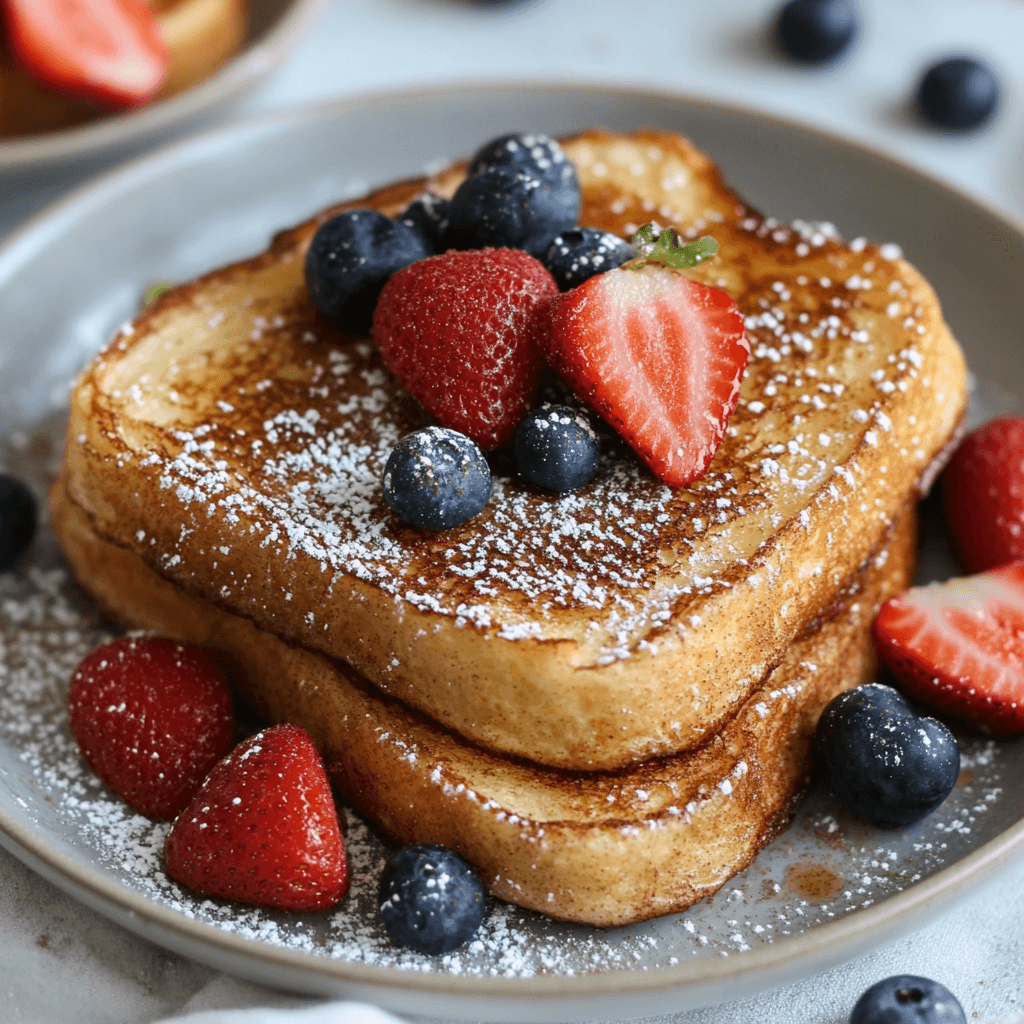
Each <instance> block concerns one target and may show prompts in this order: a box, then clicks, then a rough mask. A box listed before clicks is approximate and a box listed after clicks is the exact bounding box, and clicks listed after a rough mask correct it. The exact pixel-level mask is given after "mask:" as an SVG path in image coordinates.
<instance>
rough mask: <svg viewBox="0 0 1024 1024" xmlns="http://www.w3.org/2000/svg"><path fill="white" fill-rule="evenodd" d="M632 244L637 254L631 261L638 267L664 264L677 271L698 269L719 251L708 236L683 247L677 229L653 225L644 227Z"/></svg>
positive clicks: (630, 241)
mask: <svg viewBox="0 0 1024 1024" xmlns="http://www.w3.org/2000/svg"><path fill="white" fill-rule="evenodd" d="M629 244H630V245H631V246H633V249H634V251H635V252H636V255H637V258H636V260H634V261H632V262H633V263H634V264H635V265H636V266H640V265H642V264H644V263H663V264H664V265H665V266H668V267H674V268H675V269H676V270H682V269H683V268H684V267H695V266H696V265H697V264H698V263H702V262H703V261H704V260H706V259H708V258H710V257H711V256H714V255H715V253H717V252H718V243H717V242H716V241H715V240H714V239H713V238H711V237H710V236H709V235H705V236H704V237H703V238H698V239H697V240H696V241H694V242H688V243H685V244H684V243H683V241H682V239H680V237H679V233H678V232H677V231H676V230H675V228H660V227H659V226H658V225H657V224H655V223H653V222H651V223H650V224H644V226H643V227H641V228H640V230H639V231H637V232H636V234H634V235H633V237H632V238H631V239H630V240H629Z"/></svg>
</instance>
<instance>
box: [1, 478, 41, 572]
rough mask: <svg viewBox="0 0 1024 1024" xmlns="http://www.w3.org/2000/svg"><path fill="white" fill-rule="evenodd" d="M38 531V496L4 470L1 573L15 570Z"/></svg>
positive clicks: (2, 485) (2, 480) (2, 482)
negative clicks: (33, 495) (34, 496)
mask: <svg viewBox="0 0 1024 1024" xmlns="http://www.w3.org/2000/svg"><path fill="white" fill-rule="evenodd" d="M35 534H36V499H35V498H33V497H32V492H31V491H30V490H29V489H28V488H27V487H26V486H25V485H24V484H23V483H22V482H21V481H20V480H18V479H17V478H16V477H13V476H8V474H6V473H0V572H7V571H8V570H9V569H13V568H14V566H15V565H16V564H17V562H18V559H20V558H21V556H22V555H23V554H25V552H26V551H28V549H29V545H30V544H31V543H32V538H33V537H34V536H35Z"/></svg>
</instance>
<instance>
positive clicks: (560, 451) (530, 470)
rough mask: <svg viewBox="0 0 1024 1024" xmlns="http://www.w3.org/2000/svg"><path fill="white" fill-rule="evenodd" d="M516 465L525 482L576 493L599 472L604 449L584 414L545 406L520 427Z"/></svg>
mask: <svg viewBox="0 0 1024 1024" xmlns="http://www.w3.org/2000/svg"><path fill="white" fill-rule="evenodd" d="M514 444H515V455H516V464H517V465H518V467H519V474H520V476H522V477H523V479H524V480H527V481H529V482H530V483H531V484H536V485H537V486H538V487H543V488H544V489H545V490H548V491H557V492H558V493H559V494H561V493H563V492H565V491H575V490H577V489H578V488H580V487H582V486H583V485H584V484H585V483H588V482H589V481H590V479H591V478H592V477H593V475H594V473H595V472H597V463H598V460H599V459H600V458H601V449H600V446H599V445H598V441H597V435H596V434H595V433H594V430H593V428H592V427H591V426H590V422H589V421H588V420H587V417H586V415H585V414H584V413H582V412H580V411H579V410H578V409H573V408H572V407H571V406H568V405H544V406H541V408H539V409H535V410H534V411H533V412H531V413H530V415H529V416H527V417H526V419H525V420H523V422H522V423H520V424H519V427H518V429H517V430H516V436H515V442H514Z"/></svg>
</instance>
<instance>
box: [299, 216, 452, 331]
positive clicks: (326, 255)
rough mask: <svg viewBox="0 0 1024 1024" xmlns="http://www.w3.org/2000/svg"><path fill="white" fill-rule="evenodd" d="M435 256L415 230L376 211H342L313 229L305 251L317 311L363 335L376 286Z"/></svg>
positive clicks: (367, 327) (337, 323)
mask: <svg viewBox="0 0 1024 1024" xmlns="http://www.w3.org/2000/svg"><path fill="white" fill-rule="evenodd" d="M433 253H434V247H433V246H432V245H431V243H430V242H429V241H428V240H427V238H426V236H424V235H423V234H422V233H421V232H420V231H419V230H417V229H416V228H412V227H410V226H409V225H408V224H404V223H402V222H400V221H394V220H392V219H391V218H390V217H385V216H384V214H382V213H378V212H377V211H376V210H346V211H345V212H344V213H339V214H338V215H337V216H336V217H332V218H331V219H330V220H328V221H325V222H324V223H323V224H321V225H320V227H319V228H318V229H317V232H316V234H315V235H314V236H313V240H312V241H311V242H310V244H309V249H308V250H307V252H306V286H307V287H308V288H309V294H310V296H311V297H312V299H313V304H314V305H315V306H316V308H317V309H318V310H319V311H320V312H321V313H323V314H324V316H326V317H327V318H328V319H329V320H331V321H332V322H333V323H334V324H335V325H336V326H338V327H340V328H341V329H342V330H345V331H350V332H351V333H352V334H366V333H368V332H369V330H370V323H371V321H372V320H373V308H374V306H375V305H376V304H377V296H378V295H380V290H381V288H383V287H384V284H385V282H386V281H387V279H388V278H389V277H391V275H392V274H393V273H394V272H395V271H396V270H401V269H402V267H407V266H408V265H409V264H410V263H414V262H415V261H416V260H422V259H424V258H425V257H427V256H431V255H433Z"/></svg>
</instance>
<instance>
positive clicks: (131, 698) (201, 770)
mask: <svg viewBox="0 0 1024 1024" xmlns="http://www.w3.org/2000/svg"><path fill="white" fill-rule="evenodd" d="M68 705H69V711H70V726H71V734H72V735H73V736H74V737H75V740H76V741H77V743H78V746H79V747H80V748H81V751H82V755H83V757H84V758H85V759H86V761H87V762H88V763H89V767H90V768H92V770H93V771H94V772H95V773H96V774H97V775H98V776H99V777H100V778H101V779H102V780H103V781H104V782H105V783H106V784H107V785H108V786H109V787H110V788H111V789H112V790H113V791H114V792H115V793H117V795H118V796H119V797H121V799H122V800H124V801H125V802H126V803H128V804H130V805H131V806H132V807H134V808H135V810H137V811H138V812H139V813H140V814H144V815H145V816H146V817H147V818H152V819H153V820H154V821H169V820H170V819H171V818H173V817H175V815H177V814H178V813H179V812H180V811H181V810H182V808H184V807H185V806H186V804H188V802H189V800H191V799H192V797H193V796H194V794H195V792H196V789H197V788H198V787H199V784H200V783H201V782H202V781H203V778H204V777H205V776H206V773H207V772H208V771H209V770H210V769H211V768H212V767H213V766H214V764H216V762H217V761H218V760H219V759H220V758H221V757H223V756H224V754H226V753H227V752H228V751H229V750H230V749H231V745H232V744H233V743H234V739H235V715H234V708H233V706H232V702H231V694H230V692H229V690H228V687H227V682H226V680H225V678H224V673H223V672H222V671H221V670H220V669H219V667H218V666H217V665H216V664H215V663H214V662H213V661H212V660H211V659H210V657H209V656H208V655H207V654H206V653H205V652H204V651H203V650H202V649H200V648H198V647H183V646H181V645H180V644H176V643H174V642H173V641H172V640H127V639H122V640H114V641H113V642H112V643H109V644H104V645H103V646H102V647H98V648H97V649H96V650H95V651H93V652H92V653H91V654H90V655H88V656H87V657H86V658H85V659H83V661H82V663H81V664H80V665H79V666H78V668H77V669H76V670H75V674H74V676H72V678H71V691H70V693H69V694H68Z"/></svg>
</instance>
